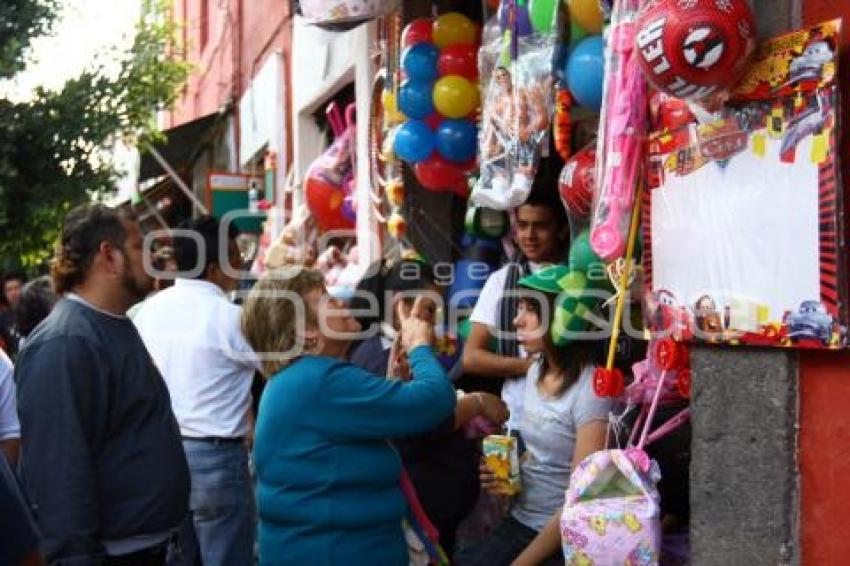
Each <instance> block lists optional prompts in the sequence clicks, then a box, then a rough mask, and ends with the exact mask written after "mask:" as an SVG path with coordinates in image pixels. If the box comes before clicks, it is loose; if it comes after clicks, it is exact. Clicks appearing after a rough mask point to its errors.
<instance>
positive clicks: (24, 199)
mask: <svg viewBox="0 0 850 566" xmlns="http://www.w3.org/2000/svg"><path fill="white" fill-rule="evenodd" d="M6 1H7V0H4V2H6ZM12 4H14V5H15V6H16V7H15V8H14V9H7V6H6V5H5V4H4V5H3V7H2V8H0V29H3V30H5V29H11V30H13V31H14V33H13V34H10V35H9V36H8V37H7V35H6V34H3V35H2V37H0V74H2V73H3V72H4V71H8V72H9V73H10V74H11V73H13V72H14V71H15V70H17V69H20V65H21V60H22V54H24V53H25V48H26V46H27V45H28V44H29V42H30V41H31V40H32V38H33V37H35V35H37V34H39V33H44V32H46V31H47V30H48V29H49V26H50V24H51V22H52V21H53V19H54V18H55V14H56V4H55V0H13V1H12ZM166 7H167V3H166V2H165V0H144V1H143V7H142V16H141V18H140V21H139V22H138V24H137V28H136V35H135V38H134V41H133V43H132V46H131V47H130V48H129V49H127V50H125V51H117V50H114V51H113V52H112V54H111V57H110V58H111V59H112V60H111V61H101V62H100V64H96V65H94V66H93V67H92V68H90V69H88V70H86V71H84V72H82V73H81V74H80V76H78V77H76V78H74V79H71V80H69V81H68V82H67V83H65V85H64V86H63V87H62V88H61V89H60V90H58V91H47V90H44V89H37V90H36V92H35V93H34V95H33V97H32V98H31V99H30V100H28V101H27V102H21V103H16V102H12V101H9V100H0V261H2V262H3V263H5V264H7V265H9V264H18V265H22V266H24V267H27V268H32V267H34V266H37V265H39V264H41V263H43V262H44V260H45V259H46V258H47V257H49V255H50V253H51V251H52V246H53V243H54V242H55V239H56V236H57V234H58V230H59V226H60V225H61V220H62V217H63V216H64V214H65V213H66V212H67V211H68V210H69V209H70V208H72V207H73V206H75V205H77V204H79V203H82V202H84V201H87V200H90V199H95V198H102V197H104V196H106V195H108V194H110V193H111V192H113V191H114V190H115V182H116V179H117V175H118V171H117V170H116V168H115V164H114V163H113V160H112V154H111V149H112V147H113V145H114V143H115V142H116V141H117V140H122V141H124V142H125V143H129V144H131V145H132V144H135V143H138V142H140V141H144V140H147V139H150V138H155V137H157V136H158V135H159V134H158V132H157V130H156V126H155V116H156V112H157V111H158V110H160V109H162V108H164V107H167V106H168V105H170V104H172V103H173V101H174V100H175V98H176V94H177V91H178V88H179V87H180V86H181V85H182V84H183V82H184V81H185V80H186V76H187V73H188V68H187V66H186V64H185V63H183V62H182V61H181V58H180V57H175V56H174V55H175V54H176V53H175V46H176V43H175V42H174V37H175V33H174V32H175V28H174V24H173V23H172V22H171V21H170V20H169V18H168V17H167V11H166ZM21 14H26V17H27V18H28V21H21V20H20V19H17V20H15V21H13V22H9V23H7V21H6V20H4V18H9V17H12V18H15V17H19V16H20V15H21ZM116 62H117V63H118V64H117V66H116V65H115V63H116ZM107 63H109V64H107Z"/></svg>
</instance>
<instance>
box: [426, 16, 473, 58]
mask: <svg viewBox="0 0 850 566" xmlns="http://www.w3.org/2000/svg"><path fill="white" fill-rule="evenodd" d="M432 29H433V31H432V32H431V40H432V41H433V42H434V43H435V44H436V46H437V47H439V48H440V49H442V48H443V47H448V46H449V45H456V44H459V43H465V44H474V43H475V40H476V39H477V37H478V29H477V28H476V27H475V24H474V23H473V22H472V20H470V19H469V18H467V17H466V16H464V15H463V14H460V13H458V12H449V13H448V14H443V15H442V16H440V17H439V18H437V19H436V21H435V22H434V27H433V28H432Z"/></svg>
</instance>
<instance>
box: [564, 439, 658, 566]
mask: <svg viewBox="0 0 850 566" xmlns="http://www.w3.org/2000/svg"><path fill="white" fill-rule="evenodd" d="M659 479H660V473H659V471H658V466H657V465H656V464H655V462H654V461H652V460H650V458H649V456H647V454H646V452H644V451H643V450H641V449H639V448H630V449H627V450H602V451H600V452H596V453H594V454H591V455H590V456H588V457H587V458H585V459H584V460H583V461H582V462H581V464H579V466H578V467H577V468H576V469H575V470H574V471H573V474H572V477H571V478H570V486H569V488H568V489H567V493H566V500H565V502H564V511H563V513H562V515H561V541H562V546H563V550H564V558H565V560H566V564H567V565H568V566H609V565H612V564H623V565H625V566H650V565H655V564H658V554H659V549H660V548H661V521H660V512H661V511H660V506H659V505H660V497H659V495H658V490H657V489H656V484H657V482H658V480H659Z"/></svg>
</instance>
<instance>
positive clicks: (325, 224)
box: [304, 102, 357, 231]
mask: <svg viewBox="0 0 850 566" xmlns="http://www.w3.org/2000/svg"><path fill="white" fill-rule="evenodd" d="M326 114H327V117H328V122H329V123H330V125H331V128H332V129H333V132H334V136H335V139H334V142H333V143H332V144H331V146H330V147H329V148H328V149H326V150H325V151H324V153H322V155H320V156H319V157H318V158H317V159H316V160H315V161H314V162H313V163H312V165H310V168H309V169H308V170H307V175H306V179H305V181H304V192H305V196H306V200H307V207H308V208H309V209H310V212H311V213H312V214H313V216H314V217H315V218H316V220H317V222H318V225H319V228H320V229H321V230H323V231H328V230H353V229H354V226H355V220H356V212H355V210H354V182H355V178H356V171H355V169H354V166H355V164H356V162H357V157H356V155H355V148H356V144H355V138H356V131H357V130H356V123H355V105H354V103H351V104H349V105H348V107H347V108H346V111H345V115H344V117H343V113H342V112H341V111H340V110H339V107H338V106H337V104H336V103H335V102H334V103H331V104H330V105H329V106H328V109H327V112H326Z"/></svg>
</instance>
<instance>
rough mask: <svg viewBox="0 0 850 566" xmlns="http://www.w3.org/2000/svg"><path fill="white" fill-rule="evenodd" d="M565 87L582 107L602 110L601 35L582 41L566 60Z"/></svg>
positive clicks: (602, 59) (602, 71) (603, 70)
mask: <svg viewBox="0 0 850 566" xmlns="http://www.w3.org/2000/svg"><path fill="white" fill-rule="evenodd" d="M566 74H567V86H568V87H569V89H570V92H571V93H572V94H573V98H574V99H575V100H576V101H577V102H578V103H579V104H580V105H582V106H584V107H586V108H590V109H593V110H596V111H597V112H598V111H599V109H600V108H602V81H603V80H604V78H605V58H604V56H603V43H602V36H601V35H591V36H590V37H586V38H584V39H582V40H581V41H580V42H579V43H578V44H577V45H576V46H575V47H574V48H573V50H572V53H570V57H569V59H567V72H566Z"/></svg>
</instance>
